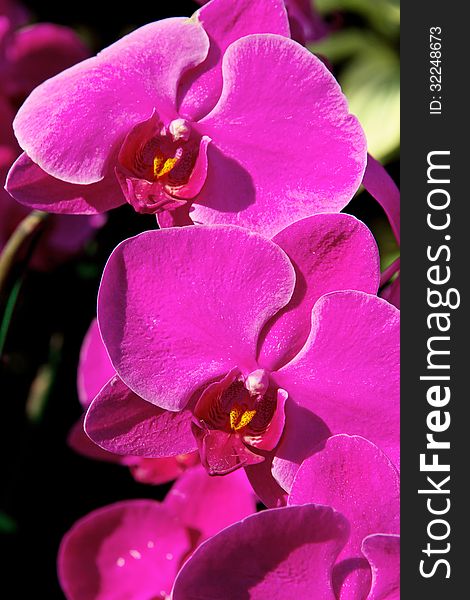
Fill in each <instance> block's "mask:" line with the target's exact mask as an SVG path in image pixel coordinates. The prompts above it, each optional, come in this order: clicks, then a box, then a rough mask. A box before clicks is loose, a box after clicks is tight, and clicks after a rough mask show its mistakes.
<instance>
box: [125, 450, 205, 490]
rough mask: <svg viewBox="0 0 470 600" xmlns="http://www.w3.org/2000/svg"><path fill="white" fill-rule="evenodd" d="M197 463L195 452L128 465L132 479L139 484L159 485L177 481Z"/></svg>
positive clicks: (140, 460)
mask: <svg viewBox="0 0 470 600" xmlns="http://www.w3.org/2000/svg"><path fill="white" fill-rule="evenodd" d="M198 462H199V455H198V453H197V452H193V453H190V454H178V456H170V457H168V458H140V459H138V460H137V461H136V462H135V463H133V464H131V465H130V470H131V474H132V477H133V478H134V479H135V480H136V481H138V482H139V483H147V484H150V485H160V484H161V483H168V482H169V481H173V480H174V479H177V478H178V477H179V476H180V475H182V474H183V473H184V472H185V471H186V469H187V468H189V467H191V466H194V465H195V464H197V463H198Z"/></svg>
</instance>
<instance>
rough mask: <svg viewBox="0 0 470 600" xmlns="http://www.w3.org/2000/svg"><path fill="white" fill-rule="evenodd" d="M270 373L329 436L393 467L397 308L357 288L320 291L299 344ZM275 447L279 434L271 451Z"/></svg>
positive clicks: (396, 418)
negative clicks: (360, 442) (371, 451)
mask: <svg viewBox="0 0 470 600" xmlns="http://www.w3.org/2000/svg"><path fill="white" fill-rule="evenodd" d="M273 377H274V378H275V380H276V383H277V384H278V385H279V386H280V387H282V388H283V389H286V390H288V392H289V396H290V398H292V399H293V400H294V401H295V402H297V403H298V404H300V405H301V406H303V407H304V408H306V409H308V410H310V411H311V412H312V413H313V414H315V415H316V416H317V417H319V418H320V419H322V420H323V422H324V423H325V424H326V426H327V427H328V429H329V430H330V431H331V433H332V434H336V433H349V434H356V435H361V436H363V437H365V438H367V439H370V440H371V442H373V443H375V444H377V446H379V448H380V449H381V450H382V451H383V452H385V453H386V454H387V455H388V456H389V458H390V459H391V460H392V461H393V462H394V463H395V464H396V465H397V466H398V464H399V311H398V310H397V309H396V308H395V307H394V306H392V305H390V304H389V303H388V302H386V301H385V300H382V299H381V298H377V297H376V296H372V295H369V294H365V293H363V292H358V291H344V292H333V293H331V294H327V295H325V296H322V297H321V298H320V300H318V302H317V303H316V304H315V306H314V308H313V312H312V329H311V332H310V336H309V338H308V340H307V343H306V344H305V346H304V348H303V349H302V350H301V352H300V353H299V354H298V355H297V356H296V357H295V358H294V359H293V360H292V361H291V362H290V363H288V364H287V365H286V366H284V367H282V369H280V370H279V371H278V372H276V373H274V374H273ZM288 427H289V421H288V418H287V419H286V428H285V430H286V431H287V429H288ZM282 444H283V440H282V439H281V442H280V445H279V452H278V454H280V453H281V452H282ZM304 458H305V457H304ZM281 485H282V482H281Z"/></svg>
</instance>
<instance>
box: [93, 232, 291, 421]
mask: <svg viewBox="0 0 470 600" xmlns="http://www.w3.org/2000/svg"><path fill="white" fill-rule="evenodd" d="M222 256H223V257H224V260H223V261H222V260H220V257H222ZM293 287H294V272H293V268H292V266H291V264H290V262H289V260H288V258H287V257H286V255H285V254H284V253H283V252H282V250H281V249H280V248H279V247H278V246H276V245H275V244H273V243H272V242H271V241H269V240H266V239H265V238H262V237H261V236H259V235H256V234H253V233H250V232H248V231H246V230H243V229H240V228H238V227H203V226H198V227H183V228H170V229H163V230H161V231H149V232H146V233H143V234H141V235H138V236H136V237H135V238H131V239H129V240H126V241H124V242H122V243H121V244H120V245H119V246H118V247H117V248H116V249H115V250H114V252H113V254H112V255H111V257H110V259H109V261H108V263H107V265H106V268H105V271H104V274H103V279H102V282H101V288H100V292H99V298H98V321H99V323H100V329H101V333H102V336H103V340H104V342H105V344H106V347H107V349H108V352H109V355H110V357H111V361H112V362H113V364H114V367H115V368H116V371H117V372H118V374H119V375H120V377H121V378H122V379H123V381H124V382H125V383H126V384H127V385H128V386H129V387H130V388H131V389H132V390H134V391H135V392H136V393H137V394H139V396H141V397H142V398H144V399H145V400H148V401H149V402H152V403H154V404H156V405H157V406H161V407H162V408H166V409H168V410H181V409H182V408H183V407H184V406H186V404H187V403H188V401H189V399H190V397H191V396H192V394H193V393H194V392H195V391H196V390H198V389H200V388H201V386H203V385H204V384H207V383H209V382H210V381H211V380H213V379H215V378H217V377H219V378H220V377H221V376H224V375H225V374H226V373H228V372H229V371H230V370H231V369H232V368H233V367H235V366H238V367H239V368H240V370H242V371H243V370H246V372H247V373H250V372H251V371H253V370H255V369H256V368H257V365H256V361H255V356H256V345H257V339H258V336H259V332H260V331H261V329H262V327H263V325H264V324H265V323H266V321H267V320H268V319H269V318H270V317H271V316H272V315H273V314H275V313H276V312H277V311H278V310H279V309H280V308H281V307H282V306H284V305H285V304H287V302H288V301H289V298H290V296H291V293H292V289H293Z"/></svg>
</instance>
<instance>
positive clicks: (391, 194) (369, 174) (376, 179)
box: [362, 154, 400, 243]
mask: <svg viewBox="0 0 470 600" xmlns="http://www.w3.org/2000/svg"><path fill="white" fill-rule="evenodd" d="M362 185H363V186H364V187H365V188H366V190H367V191H368V192H369V194H370V195H371V196H372V197H373V198H375V199H376V200H377V202H378V203H379V204H380V206H381V207H382V208H383V209H384V211H385V214H386V215H387V217H388V220H389V221H390V225H391V226H392V230H393V233H394V234H395V238H396V240H397V242H398V243H400V191H399V189H398V188H397V186H396V184H395V182H394V181H393V179H392V178H391V177H390V175H389V174H388V173H387V171H386V170H385V169H384V167H383V166H382V165H381V164H380V163H379V162H378V161H377V160H375V158H372V156H371V155H370V154H369V155H368V157H367V168H366V171H365V173H364V179H363V180H362Z"/></svg>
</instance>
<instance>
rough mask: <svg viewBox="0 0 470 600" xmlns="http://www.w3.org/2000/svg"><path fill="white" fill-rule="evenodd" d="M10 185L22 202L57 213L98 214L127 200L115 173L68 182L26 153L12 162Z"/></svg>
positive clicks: (12, 191)
mask: <svg viewBox="0 0 470 600" xmlns="http://www.w3.org/2000/svg"><path fill="white" fill-rule="evenodd" d="M6 189H7V191H8V192H9V193H10V194H11V195H12V196H13V198H15V200H17V201H18V202H21V204H24V205H25V206H28V207H30V208H37V209H39V210H45V211H47V212H53V213H75V214H96V213H102V212H105V211H107V210H109V209H111V208H115V207H116V206H120V205H121V204H124V202H125V201H124V198H123V195H122V192H121V189H120V187H119V184H118V182H117V181H116V179H115V177H114V174H113V175H112V176H110V177H107V178H105V179H103V181H99V182H98V183H92V184H90V185H77V184H73V183H67V182H65V181H62V180H60V179H55V178H54V177H51V176H50V175H48V174H47V173H46V172H45V171H43V170H42V169H41V168H40V167H38V165H36V164H35V163H33V161H32V160H31V159H30V158H29V156H27V155H26V154H24V153H23V154H21V155H20V156H19V158H18V159H17V160H16V162H15V163H14V164H13V165H12V167H11V169H10V172H9V173H8V178H7V182H6Z"/></svg>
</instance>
